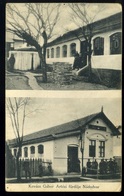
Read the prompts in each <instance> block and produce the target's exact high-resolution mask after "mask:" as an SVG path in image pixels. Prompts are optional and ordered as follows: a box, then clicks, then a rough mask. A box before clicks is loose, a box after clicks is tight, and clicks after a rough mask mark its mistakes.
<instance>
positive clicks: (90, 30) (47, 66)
mask: <svg viewBox="0 0 124 196" xmlns="http://www.w3.org/2000/svg"><path fill="white" fill-rule="evenodd" d="M5 33H6V39H5V42H6V43H5V50H6V55H5V58H6V59H5V70H6V82H5V84H6V90H82V91H83V90H119V89H121V74H122V7H121V5H120V4H117V3H110V4H108V3H107V4H105V3H100V4H99V3H65V4H64V3H8V4H6V29H5Z"/></svg>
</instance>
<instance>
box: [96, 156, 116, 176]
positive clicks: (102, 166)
mask: <svg viewBox="0 0 124 196" xmlns="http://www.w3.org/2000/svg"><path fill="white" fill-rule="evenodd" d="M99 170H100V174H107V173H110V174H116V173H117V162H116V160H115V159H113V160H112V158H110V160H109V161H108V160H107V159H105V160H104V159H102V160H101V162H100V163H99Z"/></svg>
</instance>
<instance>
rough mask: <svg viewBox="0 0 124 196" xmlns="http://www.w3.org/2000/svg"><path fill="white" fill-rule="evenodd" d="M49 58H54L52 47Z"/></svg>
mask: <svg viewBox="0 0 124 196" xmlns="http://www.w3.org/2000/svg"><path fill="white" fill-rule="evenodd" d="M51 58H54V48H52V49H51Z"/></svg>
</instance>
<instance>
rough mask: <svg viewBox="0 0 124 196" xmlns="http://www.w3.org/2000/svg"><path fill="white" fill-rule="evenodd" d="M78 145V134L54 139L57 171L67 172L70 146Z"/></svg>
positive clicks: (54, 167) (55, 168)
mask: <svg viewBox="0 0 124 196" xmlns="http://www.w3.org/2000/svg"><path fill="white" fill-rule="evenodd" d="M69 145H75V146H78V151H79V140H78V137H77V136H72V137H67V138H61V139H57V140H55V141H54V163H53V169H54V170H55V172H56V173H67V166H68V154H67V153H68V146H69Z"/></svg>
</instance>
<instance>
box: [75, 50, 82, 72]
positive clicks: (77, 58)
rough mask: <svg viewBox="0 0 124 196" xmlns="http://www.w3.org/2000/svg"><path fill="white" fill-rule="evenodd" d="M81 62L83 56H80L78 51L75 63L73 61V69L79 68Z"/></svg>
mask: <svg viewBox="0 0 124 196" xmlns="http://www.w3.org/2000/svg"><path fill="white" fill-rule="evenodd" d="M80 64H81V58H80V57H79V54H78V52H76V54H75V58H74V63H73V70H74V69H77V70H78V69H79V68H80Z"/></svg>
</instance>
